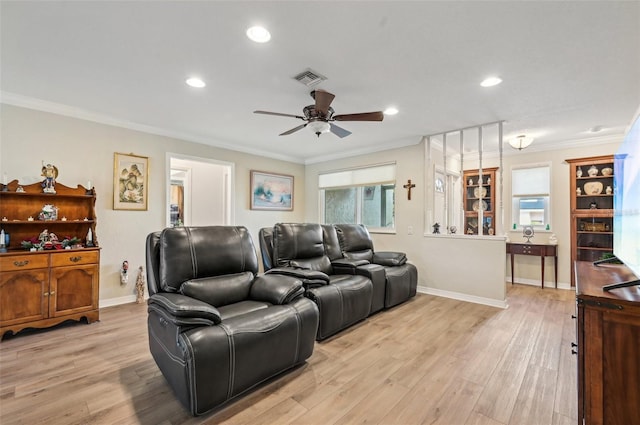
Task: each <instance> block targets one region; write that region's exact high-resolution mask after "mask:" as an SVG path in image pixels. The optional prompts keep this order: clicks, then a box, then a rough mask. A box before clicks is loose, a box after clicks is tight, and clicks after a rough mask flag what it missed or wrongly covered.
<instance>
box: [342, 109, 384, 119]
mask: <svg viewBox="0 0 640 425" xmlns="http://www.w3.org/2000/svg"><path fill="white" fill-rule="evenodd" d="M383 118H384V114H383V113H382V111H377V112H361V113H359V114H342V115H334V116H333V119H334V120H336V121H382V119H383Z"/></svg>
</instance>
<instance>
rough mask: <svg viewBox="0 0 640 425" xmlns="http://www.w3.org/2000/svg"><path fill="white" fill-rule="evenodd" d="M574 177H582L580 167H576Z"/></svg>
mask: <svg viewBox="0 0 640 425" xmlns="http://www.w3.org/2000/svg"><path fill="white" fill-rule="evenodd" d="M576 177H578V178H580V177H582V167H578V169H577V170H576Z"/></svg>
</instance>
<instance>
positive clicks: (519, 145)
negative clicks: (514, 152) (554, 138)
mask: <svg viewBox="0 0 640 425" xmlns="http://www.w3.org/2000/svg"><path fill="white" fill-rule="evenodd" d="M532 142H533V137H529V136H525V135H524V134H521V135H520V136H518V137H515V138H513V139H511V140H509V144H510V145H511V147H512V148H514V149H518V150H519V151H521V150H522V149H524V148H526V147H527V146H529V145H530V144H531V143H532Z"/></svg>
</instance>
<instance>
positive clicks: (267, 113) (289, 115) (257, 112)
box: [253, 111, 305, 120]
mask: <svg viewBox="0 0 640 425" xmlns="http://www.w3.org/2000/svg"><path fill="white" fill-rule="evenodd" d="M253 113H254V114H264V115H277V116H279V117H291V118H300V119H301V120H303V119H305V118H304V117H303V116H300V115H293V114H283V113H280V112H269V111H253Z"/></svg>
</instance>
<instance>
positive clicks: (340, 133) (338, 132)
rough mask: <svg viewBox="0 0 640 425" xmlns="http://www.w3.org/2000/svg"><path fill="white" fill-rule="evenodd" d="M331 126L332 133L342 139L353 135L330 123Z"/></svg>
mask: <svg viewBox="0 0 640 425" xmlns="http://www.w3.org/2000/svg"><path fill="white" fill-rule="evenodd" d="M329 125H330V126H331V132H332V133H333V134H335V135H336V136H338V137H340V138H343V137H347V136H348V135H350V134H351V132H350V131H348V130H345V129H344V128H342V127H338V126H337V125H335V124H332V123H329Z"/></svg>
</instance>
